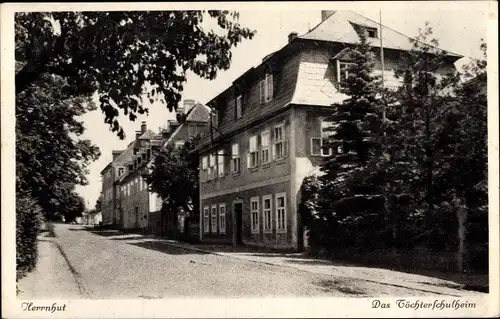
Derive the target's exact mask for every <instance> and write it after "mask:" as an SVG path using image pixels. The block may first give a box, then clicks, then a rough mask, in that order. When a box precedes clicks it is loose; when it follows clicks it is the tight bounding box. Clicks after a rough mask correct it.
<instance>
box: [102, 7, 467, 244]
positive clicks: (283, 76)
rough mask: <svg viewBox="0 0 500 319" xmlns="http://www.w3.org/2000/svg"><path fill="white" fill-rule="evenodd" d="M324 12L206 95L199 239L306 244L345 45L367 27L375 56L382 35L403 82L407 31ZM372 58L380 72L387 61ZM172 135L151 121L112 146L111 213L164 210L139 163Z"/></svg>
mask: <svg viewBox="0 0 500 319" xmlns="http://www.w3.org/2000/svg"><path fill="white" fill-rule="evenodd" d="M321 17H322V21H321V23H320V24H319V25H317V26H316V27H314V28H313V29H311V30H310V31H309V32H308V33H306V34H304V35H298V34H297V33H295V32H292V33H290V35H289V37H288V43H287V44H286V45H285V46H284V47H283V48H281V49H280V50H278V51H276V52H273V53H270V54H269V55H267V56H265V57H264V58H263V59H262V62H261V63H260V64H259V65H258V66H256V67H252V68H251V69H249V70H248V71H246V72H245V73H244V74H242V75H241V76H240V77H238V78H237V79H235V80H234V81H233V83H232V85H231V86H230V87H228V88H227V89H225V90H224V91H223V92H222V93H220V94H218V95H217V96H215V97H214V98H213V99H212V100H210V101H209V102H208V103H207V104H206V106H204V105H201V104H199V105H200V106H199V107H200V108H202V107H203V108H205V109H206V110H207V113H206V115H207V116H208V115H209V114H210V115H209V117H210V120H208V118H207V122H203V123H208V124H209V125H208V126H200V129H201V130H205V131H206V132H208V130H209V131H210V134H204V136H203V138H202V140H201V142H200V143H199V144H198V145H197V147H196V149H195V152H197V153H198V154H199V156H200V194H199V195H200V196H199V197H200V203H199V207H200V212H199V221H198V222H199V234H198V238H199V239H200V240H201V241H204V242H214V243H226V244H234V245H239V244H242V245H253V246H265V247H272V248H280V249H291V250H300V249H302V248H303V247H304V245H305V241H304V239H303V238H304V230H303V227H302V223H301V220H300V216H299V214H298V205H299V203H300V194H299V189H300V186H301V183H302V181H303V179H304V177H306V176H307V175H310V174H315V173H319V170H318V167H319V164H321V162H322V161H323V160H324V157H325V156H328V155H329V154H331V153H332V152H341V151H342V150H341V149H324V148H322V147H321V146H322V143H323V136H322V134H323V133H322V132H323V128H324V127H325V126H326V125H331V123H327V122H326V121H324V118H325V116H326V115H328V114H329V113H330V112H331V105H332V103H335V102H341V101H342V100H343V99H345V98H346V97H345V96H344V95H342V94H340V92H339V90H338V85H339V83H340V82H341V81H342V80H343V79H344V78H345V77H346V76H347V71H346V67H347V66H348V65H349V63H352V61H350V59H349V55H348V54H347V50H346V49H347V48H349V47H350V46H352V45H354V44H356V43H357V42H358V41H359V32H366V34H367V35H368V38H369V40H370V41H371V45H372V46H373V48H374V53H375V54H376V55H378V58H377V61H380V51H381V49H380V43H381V41H380V40H381V39H380V37H383V39H382V40H383V53H384V54H383V56H384V73H383V76H384V82H385V85H386V87H397V86H398V85H399V82H398V80H397V79H396V77H395V76H394V70H395V69H396V68H397V66H398V64H399V63H401V55H402V54H404V52H406V51H409V50H410V49H411V47H412V44H411V43H410V39H409V38H408V37H406V36H405V35H403V34H401V33H399V32H397V31H395V30H393V29H391V28H388V27H385V26H382V27H381V26H380V24H379V23H377V22H375V21H372V20H370V19H368V18H366V17H364V16H362V15H360V14H358V13H355V12H352V11H321ZM460 58H462V56H460V55H457V54H453V53H448V54H447V63H446V64H444V65H442V68H441V69H440V70H438V72H439V73H443V74H445V73H447V72H449V71H450V70H454V69H455V66H454V63H455V62H456V61H457V60H458V59H460ZM375 68H376V72H378V73H381V72H382V64H381V63H377V64H376V66H375ZM208 110H211V111H210V113H208ZM205 125H206V124H205ZM165 138H166V137H164V136H163V137H162V136H161V135H160V136H157V135H154V134H153V133H152V132H150V131H147V130H146V127H145V125H144V127H143V129H142V130H141V132H140V134H139V133H138V135H137V138H136V141H134V142H133V143H131V144H130V145H129V148H127V150H124V151H116V153H113V155H114V156H115V155H116V158H114V160H113V162H112V163H110V165H108V167H107V168H105V169H104V170H103V190H107V191H108V192H109V194H108V195H107V197H105V198H107V202H106V199H105V201H104V202H106V206H105V205H104V203H103V221H104V222H105V223H106V222H114V223H118V224H120V225H122V226H123V227H125V228H130V227H146V226H147V225H148V219H151V218H152V216H154V214H155V212H156V211H157V210H159V207H160V205H161V201H160V200H159V199H158V198H157V197H155V195H154V194H151V193H148V191H147V188H146V187H145V185H144V181H143V180H142V179H141V175H140V173H134V172H136V171H138V169H137V167H140V165H141V162H139V163H137V161H134V160H133V158H134V157H137V156H138V157H139V158H143V163H144V161H146V162H147V161H148V160H149V159H150V153H148V149H149V148H151V147H154V145H155V144H154V142H156V141H164V140H165ZM174 139H175V138H174ZM166 140H168V141H169V142H172V141H171V140H169V139H168V138H167V139H166ZM180 140H182V139H181V138H180ZM160 144H161V143H159V144H158V145H160ZM132 151H133V153H132ZM137 154H139V155H137ZM137 165H139V166H137ZM107 174H109V176H108V175H107ZM120 189H125V194H124V193H123V192H121V193H120V191H119V190H120ZM141 192H143V193H141ZM143 205H144V206H143ZM104 207H107V208H106V209H109V211H108V212H109V213H104Z"/></svg>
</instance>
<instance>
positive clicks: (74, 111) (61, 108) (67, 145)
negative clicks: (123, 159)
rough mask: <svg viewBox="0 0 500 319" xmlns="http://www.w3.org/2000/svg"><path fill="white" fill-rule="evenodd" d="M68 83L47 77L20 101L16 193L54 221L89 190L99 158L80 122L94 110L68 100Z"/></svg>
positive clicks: (80, 101)
mask: <svg viewBox="0 0 500 319" xmlns="http://www.w3.org/2000/svg"><path fill="white" fill-rule="evenodd" d="M65 83H66V82H65V80H64V79H62V78H60V77H57V76H51V75H43V76H42V77H41V78H40V79H39V80H37V81H36V82H34V83H32V84H31V85H30V86H29V87H28V88H27V89H26V90H25V91H23V92H21V93H19V94H17V96H16V190H17V193H18V194H21V193H23V192H26V193H28V194H29V195H30V197H31V198H33V199H35V200H37V202H38V204H39V205H40V207H41V208H42V210H43V212H44V214H45V216H46V217H47V218H49V219H53V218H56V217H57V216H58V215H60V214H61V212H62V211H64V209H65V207H66V205H67V204H68V203H69V202H71V201H72V200H73V199H74V196H75V195H74V193H73V192H74V187H75V186H76V185H86V183H87V179H86V173H87V166H88V165H89V164H90V163H91V162H92V161H94V160H96V159H97V158H98V157H99V156H100V152H99V149H98V147H97V146H95V145H92V144H91V142H90V141H89V140H86V139H82V138H81V136H82V134H83V133H84V130H85V127H84V125H83V122H81V121H80V120H79V119H78V117H79V116H81V115H82V114H84V113H85V112H87V111H89V110H93V109H95V106H94V105H93V104H92V102H91V100H90V99H88V98H83V97H75V98H65V96H64V95H63V94H62V93H61V91H60V89H59V88H61V87H62V86H64V85H65Z"/></svg>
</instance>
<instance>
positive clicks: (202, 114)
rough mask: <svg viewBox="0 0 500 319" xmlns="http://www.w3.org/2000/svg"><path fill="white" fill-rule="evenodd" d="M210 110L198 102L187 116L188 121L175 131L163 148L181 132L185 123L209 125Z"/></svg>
mask: <svg viewBox="0 0 500 319" xmlns="http://www.w3.org/2000/svg"><path fill="white" fill-rule="evenodd" d="M210 111H211V110H210V108H209V107H208V106H206V105H205V104H202V103H200V102H197V103H196V104H195V105H194V106H193V107H192V108H191V109H190V110H189V111H188V112H187V114H186V120H185V121H184V122H183V123H181V124H180V125H179V126H177V128H176V129H175V131H173V132H172V134H170V136H169V137H168V139H167V141H166V142H165V143H164V144H163V147H165V146H166V145H167V144H168V143H170V142H171V141H172V140H173V139H174V138H175V136H176V135H177V134H178V133H179V132H180V130H181V129H182V127H183V126H184V124H185V123H187V122H203V123H208V121H209V120H210Z"/></svg>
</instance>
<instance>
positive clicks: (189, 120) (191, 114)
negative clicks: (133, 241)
mask: <svg viewBox="0 0 500 319" xmlns="http://www.w3.org/2000/svg"><path fill="white" fill-rule="evenodd" d="M176 118H177V121H169V122H168V126H167V128H166V129H165V130H164V131H163V132H162V137H163V148H165V147H167V145H172V144H173V145H176V146H179V147H181V146H183V145H184V143H186V141H188V140H190V139H191V138H193V137H195V136H201V137H203V136H204V135H206V133H207V132H208V122H209V118H210V108H209V107H207V106H206V105H203V104H201V103H199V102H196V101H195V100H188V99H186V100H184V103H183V104H182V105H181V106H180V107H179V108H178V109H177V116H176ZM154 156H155V155H154V154H153V157H154ZM150 162H151V161H150ZM150 162H148V163H147V164H146V165H149V164H150ZM160 208H161V207H160ZM177 226H178V225H177V218H176V212H168V213H167V214H164V215H162V213H161V212H160V210H158V211H155V212H150V218H149V220H148V229H149V231H150V232H153V233H156V234H161V235H165V234H166V233H168V232H170V231H171V230H173V229H176V228H177ZM198 227H199V226H198V220H196V223H191V224H190V228H189V229H190V231H191V232H192V233H194V234H195V235H196V237H198V232H199V230H198Z"/></svg>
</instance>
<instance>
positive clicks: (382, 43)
mask: <svg viewBox="0 0 500 319" xmlns="http://www.w3.org/2000/svg"><path fill="white" fill-rule="evenodd" d="M379 20H380V64H381V67H382V99H384V81H385V79H384V41H383V39H382V10H381V9H380V10H379ZM382 119H383V120H384V121H385V103H384V109H383V111H382Z"/></svg>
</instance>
